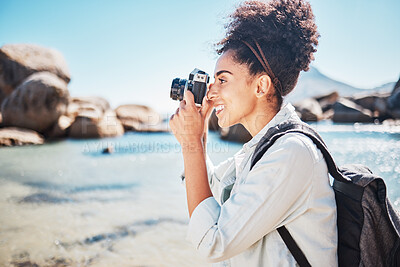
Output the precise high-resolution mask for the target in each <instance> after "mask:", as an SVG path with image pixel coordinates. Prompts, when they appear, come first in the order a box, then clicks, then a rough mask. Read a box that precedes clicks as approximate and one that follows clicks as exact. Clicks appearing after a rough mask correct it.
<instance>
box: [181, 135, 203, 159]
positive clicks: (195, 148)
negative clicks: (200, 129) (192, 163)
mask: <svg viewBox="0 0 400 267" xmlns="http://www.w3.org/2000/svg"><path fill="white" fill-rule="evenodd" d="M181 146H182V153H183V155H184V156H185V154H192V153H198V152H201V153H204V150H205V148H204V146H203V140H202V139H200V138H199V139H198V140H193V141H190V142H185V143H183V144H182V145H181Z"/></svg>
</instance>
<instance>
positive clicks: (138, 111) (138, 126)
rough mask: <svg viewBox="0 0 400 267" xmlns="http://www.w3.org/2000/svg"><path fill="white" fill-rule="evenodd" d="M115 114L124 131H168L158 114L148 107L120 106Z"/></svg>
mask: <svg viewBox="0 0 400 267" xmlns="http://www.w3.org/2000/svg"><path fill="white" fill-rule="evenodd" d="M115 112H116V114H117V117H118V119H119V120H120V121H121V123H122V125H123V126H124V129H125V131H137V132H166V131H168V125H167V124H166V123H163V122H162V120H161V116H160V114H158V112H156V111H155V110H153V109H152V108H150V107H148V106H143V105H133V104H130V105H121V106H119V107H118V108H116V109H115Z"/></svg>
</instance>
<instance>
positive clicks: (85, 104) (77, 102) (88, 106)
mask: <svg viewBox="0 0 400 267" xmlns="http://www.w3.org/2000/svg"><path fill="white" fill-rule="evenodd" d="M109 109H110V104H109V103H108V101H107V100H106V99H105V98H103V97H99V96H80V97H71V98H70V99H69V103H68V111H67V114H68V116H69V117H72V118H75V117H76V116H78V115H79V114H81V113H82V112H87V111H89V112H96V113H97V114H98V115H99V116H102V115H103V114H104V112H106V111H107V110H109Z"/></svg>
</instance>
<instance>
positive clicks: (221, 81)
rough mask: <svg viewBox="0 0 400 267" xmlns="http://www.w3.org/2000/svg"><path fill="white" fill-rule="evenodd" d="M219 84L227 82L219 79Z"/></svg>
mask: <svg viewBox="0 0 400 267" xmlns="http://www.w3.org/2000/svg"><path fill="white" fill-rule="evenodd" d="M218 80H219V83H225V82H226V81H225V80H224V79H221V78H219V79H218Z"/></svg>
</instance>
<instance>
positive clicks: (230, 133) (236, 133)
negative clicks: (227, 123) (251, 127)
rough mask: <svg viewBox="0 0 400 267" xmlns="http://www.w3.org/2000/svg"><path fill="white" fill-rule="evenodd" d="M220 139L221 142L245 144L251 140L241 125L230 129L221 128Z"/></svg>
mask: <svg viewBox="0 0 400 267" xmlns="http://www.w3.org/2000/svg"><path fill="white" fill-rule="evenodd" d="M220 137H221V139H222V140H228V141H233V142H239V143H246V142H248V141H250V139H251V138H252V136H251V134H250V133H249V132H248V131H247V130H246V128H244V126H243V125H241V124H235V125H233V126H231V127H227V128H221V130H220Z"/></svg>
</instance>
